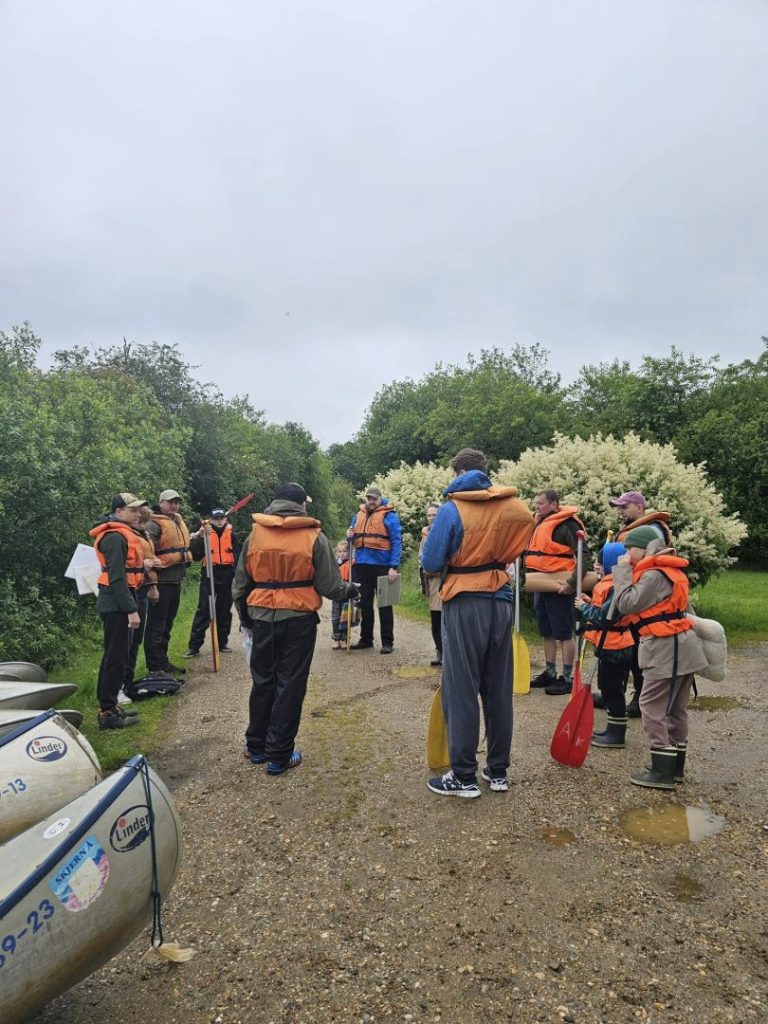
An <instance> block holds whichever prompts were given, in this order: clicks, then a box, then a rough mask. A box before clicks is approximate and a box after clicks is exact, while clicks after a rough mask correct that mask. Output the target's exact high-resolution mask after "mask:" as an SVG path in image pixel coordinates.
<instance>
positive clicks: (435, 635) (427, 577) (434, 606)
mask: <svg viewBox="0 0 768 1024" xmlns="http://www.w3.org/2000/svg"><path fill="white" fill-rule="evenodd" d="M439 510H440V502H439V501H430V503H429V504H428V505H427V511H426V516H427V525H426V526H425V527H424V528H423V529H422V531H421V543H420V544H419V575H420V576H421V591H422V593H423V594H424V596H425V597H426V599H427V605H428V607H429V617H430V619H431V623H432V640H433V641H434V644H435V656H434V658H433V659H432V660H431V661H430V665H442V664H443V634H442V618H443V615H442V612H443V602H442V601H441V600H440V577H439V576H437V575H435V574H433V573H428V572H425V571H424V566H423V565H422V563H421V556H422V552H423V551H424V542H425V541H426V539H427V536H428V535H429V530H430V527H431V526H432V523H433V522H434V520H435V516H436V515H437V513H438V512H439Z"/></svg>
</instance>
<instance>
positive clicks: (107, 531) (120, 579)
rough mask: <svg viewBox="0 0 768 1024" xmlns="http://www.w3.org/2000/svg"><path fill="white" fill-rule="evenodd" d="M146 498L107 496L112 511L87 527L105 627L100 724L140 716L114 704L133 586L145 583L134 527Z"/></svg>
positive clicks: (112, 725)
mask: <svg viewBox="0 0 768 1024" xmlns="http://www.w3.org/2000/svg"><path fill="white" fill-rule="evenodd" d="M146 504H147V503H146V501H142V500H141V499H140V498H137V497H136V495H135V494H129V493H128V492H127V491H124V492H122V493H120V494H118V495H116V496H115V497H114V498H113V499H112V512H111V514H110V515H108V516H104V517H103V518H102V519H100V520H99V521H98V522H97V523H96V525H95V526H94V528H93V529H92V530H91V531H90V533H89V537H91V539H92V540H93V547H94V550H95V551H96V557H97V558H98V560H99V565H100V566H101V575H100V576H99V579H98V584H99V595H98V598H97V601H96V609H97V611H98V613H99V615H100V616H101V622H102V625H103V627H104V655H103V657H102V659H101V664H100V665H99V678H98V682H97V684H96V696H97V698H98V701H99V729H125V728H127V727H128V726H131V725H136V723H137V722H138V720H139V716H138V715H137V714H135V712H131V713H130V714H128V713H126V712H125V711H123V709H122V708H121V707H120V706H119V705H118V702H117V697H118V694H119V693H120V688H121V687H122V685H123V681H124V679H125V672H126V667H127V665H128V657H129V652H130V646H131V630H134V629H138V627H139V609H138V605H137V603H136V591H137V589H138V588H139V587H140V586H141V585H142V584H143V583H144V579H145V567H144V549H143V547H142V544H141V539H140V537H139V534H138V533H137V531H136V527H137V526H138V524H139V517H140V509H141V508H142V507H143V506H145V505H146Z"/></svg>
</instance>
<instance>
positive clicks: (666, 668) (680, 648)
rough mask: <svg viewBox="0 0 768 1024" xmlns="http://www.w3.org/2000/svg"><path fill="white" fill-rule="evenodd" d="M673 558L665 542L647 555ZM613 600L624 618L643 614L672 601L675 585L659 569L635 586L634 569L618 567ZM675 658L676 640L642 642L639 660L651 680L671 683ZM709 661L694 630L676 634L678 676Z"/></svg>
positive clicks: (649, 638) (659, 638)
mask: <svg viewBox="0 0 768 1024" xmlns="http://www.w3.org/2000/svg"><path fill="white" fill-rule="evenodd" d="M662 552H663V553H664V554H674V553H675V552H674V549H673V548H667V547H665V546H664V543H663V541H652V542H651V543H650V544H649V545H648V551H647V554H648V555H656V554H661V553H662ZM613 585H614V599H615V602H616V605H615V607H616V611H617V612H618V613H620V614H622V615H631V614H636V613H638V612H643V611H645V610H646V609H647V608H652V607H653V606H654V605H656V604H658V603H659V602H660V601H663V600H664V599H665V598H667V597H669V595H670V594H671V593H672V584H671V583H670V582H669V580H668V579H667V577H666V576H665V575H664V573H662V572H659V571H658V570H656V569H651V570H650V571H649V572H646V573H643V575H642V576H641V577H640V579H639V580H638V581H637V583H636V584H633V583H632V566H631V565H622V564H617V565H615V566H614V567H613ZM689 608H690V606H689ZM674 658H675V638H674V637H671V636H644V637H641V638H640V645H639V647H638V653H637V660H638V664H639V665H640V668H641V669H642V672H643V675H644V676H645V677H646V678H648V679H671V678H672V671H673V667H674ZM706 664H707V659H706V657H705V655H704V648H703V647H702V646H701V641H700V640H699V638H698V637H697V636H696V634H695V633H694V632H693V630H692V629H689V630H686V631H685V632H683V633H678V634H677V674H678V676H684V675H688V674H689V673H691V672H699V671H700V670H701V669H703V668H705V666H706Z"/></svg>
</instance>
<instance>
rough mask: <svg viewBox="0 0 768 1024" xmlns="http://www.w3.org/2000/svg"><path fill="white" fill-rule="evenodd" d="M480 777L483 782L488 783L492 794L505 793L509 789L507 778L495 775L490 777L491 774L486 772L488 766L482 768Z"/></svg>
mask: <svg viewBox="0 0 768 1024" xmlns="http://www.w3.org/2000/svg"><path fill="white" fill-rule="evenodd" d="M480 775H481V776H482V779H483V781H484V782H487V783H488V785H489V786H490V787H491V789H492V790H493V792H494V793H506V792H507V790H508V789H509V783H508V782H507V776H506V775H497V776H496V777H491V773H490V772H489V771H488V765H486V766H485V768H483V770H482V771H481V772H480Z"/></svg>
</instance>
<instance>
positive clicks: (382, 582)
mask: <svg viewBox="0 0 768 1024" xmlns="http://www.w3.org/2000/svg"><path fill="white" fill-rule="evenodd" d="M401 585H402V577H401V576H400V573H398V574H397V579H396V580H395V582H394V583H390V582H389V577H388V576H379V577H378V578H377V579H376V603H377V604H378V606H379V608H387V607H388V606H389V605H392V604H399V603H400V589H401Z"/></svg>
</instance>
